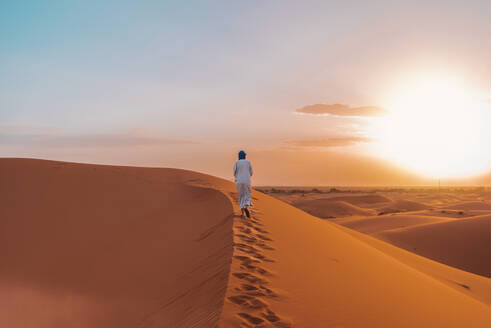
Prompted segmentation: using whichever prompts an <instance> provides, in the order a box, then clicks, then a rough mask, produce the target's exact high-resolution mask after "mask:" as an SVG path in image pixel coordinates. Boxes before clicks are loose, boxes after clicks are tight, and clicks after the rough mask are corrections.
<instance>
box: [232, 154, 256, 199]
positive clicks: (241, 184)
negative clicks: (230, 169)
mask: <svg viewBox="0 0 491 328" xmlns="http://www.w3.org/2000/svg"><path fill="white" fill-rule="evenodd" d="M251 175H252V165H251V163H250V162H249V161H248V160H246V159H239V160H238V161H237V162H235V164H234V177H235V182H236V184H237V193H238V194H239V208H244V207H246V206H251V205H252V202H251Z"/></svg>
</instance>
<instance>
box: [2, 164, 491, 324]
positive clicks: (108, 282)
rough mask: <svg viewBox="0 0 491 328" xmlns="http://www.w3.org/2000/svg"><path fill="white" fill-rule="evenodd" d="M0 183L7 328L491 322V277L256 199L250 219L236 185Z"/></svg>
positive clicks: (186, 179) (48, 174)
mask: <svg viewBox="0 0 491 328" xmlns="http://www.w3.org/2000/svg"><path fill="white" fill-rule="evenodd" d="M0 172H1V181H2V184H1V189H0V192H1V196H2V199H4V203H5V204H7V206H4V207H3V208H2V212H1V215H0V217H1V221H0V222H1V223H0V224H1V226H0V228H1V229H0V231H1V232H0V233H1V237H0V242H1V243H2V245H1V246H2V247H1V248H0V249H1V254H0V255H1V256H0V258H1V259H2V261H3V263H2V264H3V265H2V266H1V267H0V268H1V269H0V270H2V271H1V274H0V288H1V290H2V293H0V304H1V305H2V306H1V307H0V326H2V327H4V326H5V327H12V328H17V327H215V326H217V325H218V326H219V327H487V326H489V324H491V307H490V303H489V297H487V296H486V295H489V292H490V291H491V282H490V279H488V278H484V277H481V276H476V275H473V274H471V273H467V272H464V271H461V270H458V269H455V268H450V267H448V266H445V265H442V264H439V263H437V262H434V261H431V260H428V259H424V258H421V257H419V256H417V255H414V254H411V253H408V252H406V251H404V250H401V249H399V248H396V247H394V246H392V245H389V244H387V243H384V242H382V241H379V240H376V239H373V238H370V237H369V236H367V235H365V234H360V233H357V232H355V231H353V230H349V229H347V228H344V227H340V226H338V225H336V224H334V223H331V222H328V221H325V220H320V219H317V218H315V217H313V216H311V215H309V214H307V213H305V212H303V211H301V210H298V209H296V208H294V207H292V206H290V205H288V204H285V203H283V202H281V201H279V200H276V199H274V198H272V197H269V196H267V195H264V194H262V193H259V192H255V191H254V192H253V202H254V209H253V218H252V219H250V220H248V219H241V218H239V217H238V216H237V215H235V216H233V215H232V214H233V213H238V210H237V206H236V202H235V198H236V193H235V186H234V185H233V184H232V183H231V182H228V181H225V180H221V179H218V178H214V177H211V176H207V175H203V174H198V173H194V172H189V171H183V170H175V169H151V168H131V167H113V166H98V165H85V164H71V163H61V162H52V161H41V160H26V159H1V160H0ZM449 223H452V222H449ZM435 224H447V223H446V222H442V223H435ZM232 242H233V244H232ZM450 280H452V281H450ZM461 285H465V286H467V287H469V288H465V287H462V286H461Z"/></svg>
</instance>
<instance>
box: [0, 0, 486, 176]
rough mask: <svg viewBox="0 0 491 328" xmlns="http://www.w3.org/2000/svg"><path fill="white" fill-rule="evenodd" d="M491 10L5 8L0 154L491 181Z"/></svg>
mask: <svg viewBox="0 0 491 328" xmlns="http://www.w3.org/2000/svg"><path fill="white" fill-rule="evenodd" d="M490 13H491V3H490V2H483V1H370V2H368V1H344V2H334V1H137V2H136V1H121V0H119V1H84V2H81V1H80V2H76V1H21V0H20V1H0V157H34V158H46V159H55V160H66V161H76V162H89V163H102V164H115V165H139V166H158V167H179V168H185V169H191V170H196V171H200V172H205V173H209V174H213V175H217V176H220V177H223V178H227V179H231V174H232V173H231V167H232V165H233V162H234V161H235V160H236V156H237V152H238V150H240V149H244V150H246V152H247V153H248V159H250V160H251V162H252V163H253V167H254V168H255V172H256V174H255V177H254V180H253V183H254V184H256V185H417V184H432V183H434V181H436V180H437V179H446V181H449V183H450V181H454V180H455V179H457V181H458V183H470V184H491V173H490V172H491V144H490V141H489V140H491V134H489V132H486V130H487V128H486V127H487V126H490V125H491V116H490V106H491V62H490V61H489V58H491V36H490V34H489V31H491V19H489V18H490ZM415 81H416V82H415ZM455 81H456V82H455ZM421 85H423V86H425V87H424V88H423V90H419V89H418V88H417V86H421ZM456 86H458V87H456ZM454 89H455V90H457V91H456V92H455V94H459V95H460V94H462V97H458V98H456V99H457V100H455V99H454V98H455V97H453V96H452V97H449V98H448V99H447V97H446V95H453V94H454V92H452V90H454ZM464 89H465V90H466V92H465V93H462V92H461V90H464ZM401 90H402V91H401ZM427 90H430V95H427V94H426V93H425V92H426V91H427ZM435 94H437V95H438V96H439V97H440V98H445V99H444V100H442V99H440V98H438V97H436V98H435V96H434V95H435ZM469 95H472V97H473V98H472V101H470V100H468V98H469V97H468V96H469ZM464 96H465V97H464ZM464 98H465V102H464V100H462V99H464ZM394 99H395V100H394ZM408 99H409V100H408ZM476 99H477V100H476ZM461 100H462V101H461ZM455 103H459V104H461V105H459V106H455V105H454V104H455ZM408 104H410V105H411V106H408ZM469 104H471V105H469ZM398 110H399V111H398ZM488 124H489V125H488ZM408 126H409V128H408ZM388 127H390V128H388ZM403 133H404V134H403ZM415 135H416V136H419V137H417V138H415V137H414V136H415ZM434 136H439V137H437V138H434ZM455 136H457V137H455ZM428 140H429V141H428ZM469 163H473V164H472V165H471V164H469ZM459 179H460V180H459Z"/></svg>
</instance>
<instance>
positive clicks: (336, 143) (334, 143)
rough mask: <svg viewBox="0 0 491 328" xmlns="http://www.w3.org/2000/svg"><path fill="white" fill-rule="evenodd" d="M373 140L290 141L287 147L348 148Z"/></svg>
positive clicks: (352, 138) (358, 138) (344, 138)
mask: <svg viewBox="0 0 491 328" xmlns="http://www.w3.org/2000/svg"><path fill="white" fill-rule="evenodd" d="M372 141H373V139H371V138H367V137H357V136H356V137H335V138H327V139H310V140H290V141H286V142H285V143H286V144H287V145H290V146H293V147H316V148H330V147H346V146H353V145H357V144H359V143H366V142H372Z"/></svg>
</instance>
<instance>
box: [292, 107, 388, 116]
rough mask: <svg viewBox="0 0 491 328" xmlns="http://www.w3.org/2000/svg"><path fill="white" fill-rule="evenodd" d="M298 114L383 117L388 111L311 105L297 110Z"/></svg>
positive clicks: (376, 108)
mask: <svg viewBox="0 0 491 328" xmlns="http://www.w3.org/2000/svg"><path fill="white" fill-rule="evenodd" d="M296 112H297V113H305V114H312V115H326V114H327V115H334V116H369V117H373V116H382V115H385V114H386V113H387V111H386V110H385V109H383V108H380V107H375V106H363V107H350V106H348V105H343V104H332V105H328V104H315V105H309V106H305V107H302V108H299V109H297V110H296Z"/></svg>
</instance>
